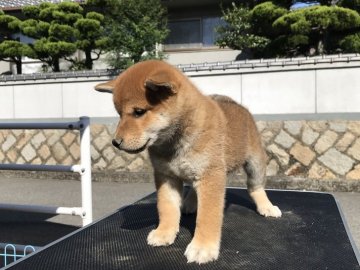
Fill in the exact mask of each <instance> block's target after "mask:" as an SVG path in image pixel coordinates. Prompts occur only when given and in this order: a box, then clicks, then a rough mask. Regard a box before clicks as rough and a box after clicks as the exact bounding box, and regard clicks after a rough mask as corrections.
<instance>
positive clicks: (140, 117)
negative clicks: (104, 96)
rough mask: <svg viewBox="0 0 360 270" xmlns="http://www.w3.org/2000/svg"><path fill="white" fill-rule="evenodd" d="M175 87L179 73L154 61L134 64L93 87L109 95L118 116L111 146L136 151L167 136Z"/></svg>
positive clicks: (174, 98)
mask: <svg viewBox="0 0 360 270" xmlns="http://www.w3.org/2000/svg"><path fill="white" fill-rule="evenodd" d="M179 88H180V80H179V72H178V71H177V70H176V69H175V68H173V67H172V66H170V65H168V64H166V63H165V62H162V61H154V60H153V61H145V62H141V63H138V64H135V65H133V66H132V67H130V68H129V69H127V70H126V71H124V72H123V73H121V74H120V75H119V76H118V77H117V78H116V79H115V80H113V81H109V82H106V83H101V84H98V85H97V86H95V90H97V91H100V92H108V93H112V94H113V101H114V105H115V109H116V110H117V112H118V113H119V115H120V121H119V124H118V126H117V129H116V133H115V136H114V139H113V145H114V146H115V147H117V148H119V149H121V150H124V151H126V152H128V153H138V152H141V151H143V150H145V149H146V148H147V147H148V146H151V145H153V144H155V143H157V142H158V141H160V140H164V139H168V138H166V137H169V136H171V134H170V133H171V129H172V128H171V125H172V124H173V123H172V119H173V114H174V113H173V108H174V107H176V106H175V102H176V98H177V95H178V90H179Z"/></svg>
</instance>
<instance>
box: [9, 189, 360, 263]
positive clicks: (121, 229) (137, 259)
mask: <svg viewBox="0 0 360 270" xmlns="http://www.w3.org/2000/svg"><path fill="white" fill-rule="evenodd" d="M268 195H269V197H270V199H271V200H272V201H273V203H274V204H276V205H278V206H279V207H280V209H281V210H282V212H283V216H282V217H281V218H280V219H275V218H263V217H261V216H259V215H258V214H257V213H256V212H255V208H254V207H255V206H254V204H253V203H252V202H251V201H250V199H249V197H248V195H247V192H246V190H243V189H227V195H226V207H225V218H224V226H223V239H222V245H221V251H220V257H219V259H218V260H217V261H216V262H212V263H208V264H204V265H201V266H199V265H197V264H193V263H192V264H187V262H186V258H185V256H184V255H183V253H184V251H185V248H186V246H187V244H189V243H190V241H191V238H192V235H193V232H194V227H195V215H187V216H182V220H181V230H180V234H179V236H178V238H177V239H176V241H175V243H174V244H173V245H171V246H169V247H158V248H154V247H150V246H148V245H147V244H146V237H147V235H148V233H149V232H150V231H151V230H152V229H154V228H155V227H156V225H157V223H158V219H157V212H156V211H157V210H156V204H155V203H156V196H155V194H152V195H150V196H149V197H147V198H144V199H142V200H140V201H139V202H137V203H136V204H133V205H130V206H128V207H126V208H124V209H122V210H119V211H118V212H116V213H115V214H113V215H111V216H109V217H107V218H105V219H103V220H101V221H99V222H97V223H95V224H92V225H90V226H88V227H86V228H84V229H81V230H79V231H78V232H76V233H75V234H73V235H71V236H69V237H67V238H65V239H63V240H61V241H59V242H57V243H55V244H53V245H51V246H49V247H47V248H45V249H43V250H42V251H39V252H37V253H34V254H33V255H31V256H29V257H28V258H27V259H25V260H23V261H20V262H19V263H17V264H15V265H13V266H10V267H9V268H8V269H13V270H20V269H24V270H32V269H34V270H35V269H36V270H38V269H52V270H56V269H62V270H72V269H73V270H82V269H84V270H92V269H93V270H104V269H117V270H118V269H157V270H158V269H171V270H175V269H216V270H219V269H242V270H244V269H251V270H253V269H262V270H263V269H276V270H278V269H294V270H296V269H306V270H308V269H334V270H339V269H346V270H350V269H360V266H359V262H358V260H357V257H356V254H357V253H355V250H354V249H353V247H352V245H351V242H350V240H349V237H348V235H347V232H346V230H345V227H344V224H343V221H342V218H341V215H340V212H339V210H338V207H337V204H336V202H335V200H334V198H333V197H332V196H331V195H329V194H323V193H311V192H293V191H268Z"/></svg>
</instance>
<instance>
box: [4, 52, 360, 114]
mask: <svg viewBox="0 0 360 270" xmlns="http://www.w3.org/2000/svg"><path fill="white" fill-rule="evenodd" d="M179 67H180V69H182V70H183V71H184V72H185V74H187V75H188V76H190V77H191V79H192V81H193V82H194V84H195V85H197V86H198V87H199V88H200V89H201V90H202V91H203V92H204V93H205V94H214V93H217V94H223V95H228V96H231V97H232V98H234V99H235V100H236V101H238V102H239V103H241V104H243V105H244V106H245V107H247V108H249V110H250V111H251V112H252V113H253V114H261V115H274V114H275V115H284V114H286V115H289V114H290V115H291V114H324V113H359V112H360V106H359V105H358V104H359V103H360V91H359V90H358V89H359V88H360V76H359V74H360V56H357V55H353V56H351V57H344V56H334V57H333V58H326V59H322V58H315V59H310V60H308V59H304V60H302V61H300V60H299V59H295V60H294V59H290V60H287V61H285V60H284V61H282V62H280V61H277V60H276V59H272V60H267V61H260V60H258V61H241V62H228V63H213V64H201V65H186V66H179ZM44 76H45V77H46V76H48V77H49V78H47V79H43V78H44ZM109 78H111V76H109V75H106V73H102V74H101V75H98V74H97V73H96V72H92V73H91V72H90V73H89V74H88V75H86V76H85V75H84V76H80V77H79V76H78V74H77V73H61V74H59V75H56V76H55V75H53V76H52V75H23V76H15V77H0V91H1V98H0V119H24V118H25V119H26V118H72V117H79V116H81V115H88V116H90V117H117V115H116V113H115V111H114V109H113V104H112V97H111V95H107V94H103V93H98V92H96V91H94V90H93V87H94V86H95V85H96V84H97V83H99V82H102V81H106V80H108V79H109Z"/></svg>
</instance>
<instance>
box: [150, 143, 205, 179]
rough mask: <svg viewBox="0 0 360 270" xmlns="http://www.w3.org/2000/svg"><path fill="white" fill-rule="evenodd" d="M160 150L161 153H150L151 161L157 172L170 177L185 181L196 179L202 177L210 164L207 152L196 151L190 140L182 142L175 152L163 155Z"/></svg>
mask: <svg viewBox="0 0 360 270" xmlns="http://www.w3.org/2000/svg"><path fill="white" fill-rule="evenodd" d="M159 150H160V149H159ZM159 150H158V151H157V152H158V153H159V154H151V153H150V157H151V161H152V163H153V166H154V169H155V170H156V171H157V172H159V173H161V174H165V175H167V176H169V177H176V178H180V179H182V180H184V181H191V182H192V181H196V180H199V179H200V178H201V176H202V175H203V173H204V171H205V169H206V167H207V166H208V156H207V155H206V153H204V152H201V153H199V152H194V150H193V149H192V145H191V144H190V143H189V142H182V143H181V144H179V145H178V147H177V148H176V150H175V151H174V152H170V153H168V154H165V155H162V153H161V150H160V151H159ZM163 151H166V150H165V149H164V150H163Z"/></svg>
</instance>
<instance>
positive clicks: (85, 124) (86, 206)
mask: <svg viewBox="0 0 360 270" xmlns="http://www.w3.org/2000/svg"><path fill="white" fill-rule="evenodd" d="M0 129H68V130H73V129H77V130H79V131H80V157H81V159H80V161H81V162H80V163H81V164H80V165H72V166H65V165H35V164H0V170H25V171H51V172H77V173H79V174H80V175H81V207H56V206H43V205H20V204H5V203H0V209H6V210H18V211H25V212H39V213H46V214H64V215H76V216H80V217H81V218H82V223H83V226H85V225H87V224H89V223H91V222H92V220H93V218H92V187H91V155H90V118H89V117H80V119H79V121H77V122H62V123H0Z"/></svg>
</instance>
